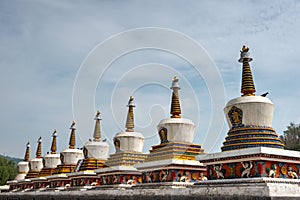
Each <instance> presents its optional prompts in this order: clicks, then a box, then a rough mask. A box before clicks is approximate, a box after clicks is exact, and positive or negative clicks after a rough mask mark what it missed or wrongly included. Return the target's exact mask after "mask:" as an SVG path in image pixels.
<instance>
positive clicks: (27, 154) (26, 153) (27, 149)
mask: <svg viewBox="0 0 300 200" xmlns="http://www.w3.org/2000/svg"><path fill="white" fill-rule="evenodd" d="M29 157H30V143H29V141H28V142H27V144H26V151H25V156H24V161H26V162H28V161H29Z"/></svg>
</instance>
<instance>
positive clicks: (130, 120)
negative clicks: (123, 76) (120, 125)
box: [125, 96, 135, 132]
mask: <svg viewBox="0 0 300 200" xmlns="http://www.w3.org/2000/svg"><path fill="white" fill-rule="evenodd" d="M127 107H128V114H127V120H126V126H125V127H126V131H127V132H134V115H133V108H134V107H135V105H134V103H133V97H132V96H130V98H129V101H128V105H127Z"/></svg>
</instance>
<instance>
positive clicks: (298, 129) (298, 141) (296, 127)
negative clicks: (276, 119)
mask: <svg viewBox="0 0 300 200" xmlns="http://www.w3.org/2000/svg"><path fill="white" fill-rule="evenodd" d="M280 139H281V141H282V142H283V143H284V145H285V149H288V150H295V151H300V124H295V123H293V122H291V123H290V125H289V126H287V130H285V131H284V132H283V135H281V136H280Z"/></svg>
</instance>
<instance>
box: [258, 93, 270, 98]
mask: <svg viewBox="0 0 300 200" xmlns="http://www.w3.org/2000/svg"><path fill="white" fill-rule="evenodd" d="M268 94H269V92H266V93H263V94H262V95H260V96H262V97H266V96H267V95H268Z"/></svg>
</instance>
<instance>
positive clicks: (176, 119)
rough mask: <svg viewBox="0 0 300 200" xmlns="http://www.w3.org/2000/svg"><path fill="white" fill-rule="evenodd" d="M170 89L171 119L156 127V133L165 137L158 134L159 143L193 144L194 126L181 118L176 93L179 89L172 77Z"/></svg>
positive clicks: (176, 81)
mask: <svg viewBox="0 0 300 200" xmlns="http://www.w3.org/2000/svg"><path fill="white" fill-rule="evenodd" d="M171 89H172V90H173V93H172V103H171V111H170V114H171V118H167V119H163V120H161V121H160V122H159V124H158V125H157V129H158V132H159V133H161V132H163V134H165V135H166V139H165V138H162V137H164V135H162V134H160V139H161V142H162V143H164V142H166V141H168V142H183V143H190V144H191V143H193V140H194V133H195V124H194V123H193V122H192V121H191V120H190V119H186V118H182V117H181V108H180V102H179V94H178V91H179V90H180V87H179V85H178V79H177V78H176V77H174V79H173V81H172V86H171Z"/></svg>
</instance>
